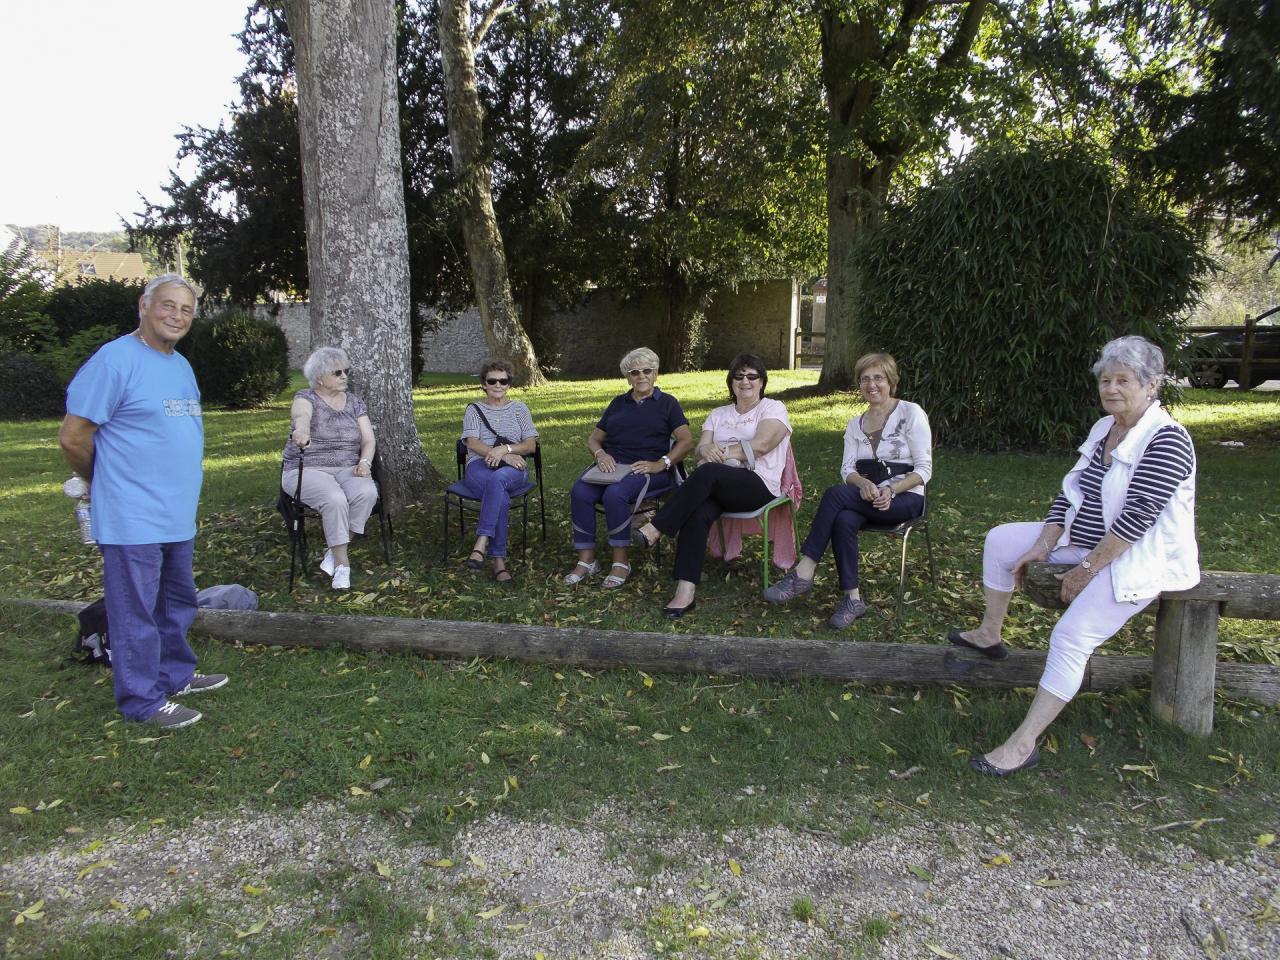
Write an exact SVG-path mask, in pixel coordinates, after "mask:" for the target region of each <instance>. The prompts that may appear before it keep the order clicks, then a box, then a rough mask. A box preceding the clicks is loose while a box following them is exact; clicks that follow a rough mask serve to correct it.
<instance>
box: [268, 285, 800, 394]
mask: <svg viewBox="0 0 1280 960" xmlns="http://www.w3.org/2000/svg"><path fill="white" fill-rule="evenodd" d="M799 307H800V296H799V286H798V285H797V284H796V283H795V282H794V281H792V280H770V281H767V282H764V283H744V284H742V285H741V286H739V287H738V289H737V290H736V291H734V290H723V291H721V292H720V293H719V294H718V295H717V296H716V297H715V298H714V299H713V300H712V301H711V305H710V306H709V307H708V308H707V328H706V332H707V340H708V349H707V357H706V364H705V365H706V366H707V367H708V368H710V369H714V368H718V367H724V366H726V365H727V364H728V362H729V360H730V359H732V358H733V356H734V355H735V354H737V353H740V352H742V351H744V350H749V351H751V352H752V353H758V354H759V355H760V356H761V357H762V358H763V359H764V361H765V363H767V364H768V365H769V366H770V367H771V368H774V369H786V368H790V367H792V366H793V365H794V362H795V342H796V339H795V333H796V330H797V328H798V324H799V319H800V317H799ZM665 309H666V304H665V301H664V299H663V297H662V296H661V295H660V294H658V293H649V294H645V295H642V296H639V297H635V298H633V299H630V300H623V299H622V298H620V297H618V296H617V295H616V294H613V293H610V292H608V291H604V290H596V291H594V292H592V293H590V294H588V295H587V297H586V299H585V300H583V302H582V303H581V305H579V306H578V308H577V309H575V310H572V311H565V312H562V313H557V314H553V315H552V316H551V318H550V321H549V322H550V326H551V330H552V332H553V335H554V337H555V340H556V344H557V347H558V349H559V352H560V375H561V376H564V377H610V376H614V375H616V374H617V372H618V361H619V360H620V359H621V358H622V355H623V354H624V353H626V352H627V351H628V350H631V349H633V348H634V347H640V346H648V347H653V348H655V349H656V347H657V340H658V337H657V332H658V321H659V318H660V317H661V316H662V313H663V311H664V310H665ZM254 312H255V313H256V314H257V315H258V316H261V317H266V318H269V319H274V320H275V321H276V322H277V323H279V324H280V326H281V327H283V328H284V331H285V336H286V337H287V338H288V341H289V365H290V366H291V367H295V368H300V367H301V366H302V362H303V361H304V360H305V359H306V358H307V354H308V353H309V352H310V350H311V327H310V308H309V305H308V304H305V303H281V304H259V305H258V306H256V307H255V308H254ZM487 354H488V349H487V346H486V344H485V339H484V329H483V328H482V327H481V325H480V314H479V312H478V311H477V310H476V309H475V308H474V307H473V308H471V309H469V310H465V311H463V312H461V313H453V314H446V315H445V317H444V318H443V320H442V321H441V324H440V328H439V330H437V331H436V332H435V333H432V334H428V335H427V336H426V338H425V342H424V343H423V370H425V371H428V372H432V373H473V372H474V371H475V369H476V367H477V366H479V365H480V364H481V363H482V362H483V361H484V359H485V356H486V355H487Z"/></svg>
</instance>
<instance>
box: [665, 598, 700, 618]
mask: <svg viewBox="0 0 1280 960" xmlns="http://www.w3.org/2000/svg"><path fill="white" fill-rule="evenodd" d="M697 605H698V601H697V600H690V601H689V605H688V606H687V607H663V608H662V615H663V616H664V617H666V618H667V619H668V620H679V619H680V618H681V617H683V616H684V615H685V614H686V613H688V612H689V611H690V610H692V609H693V608H694V607H696V606H697Z"/></svg>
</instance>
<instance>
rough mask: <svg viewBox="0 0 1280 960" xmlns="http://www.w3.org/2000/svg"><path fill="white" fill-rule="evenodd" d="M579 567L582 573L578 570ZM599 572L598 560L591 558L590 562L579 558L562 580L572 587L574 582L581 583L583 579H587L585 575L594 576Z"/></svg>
mask: <svg viewBox="0 0 1280 960" xmlns="http://www.w3.org/2000/svg"><path fill="white" fill-rule="evenodd" d="M579 568H581V569H582V573H579V572H578V569H579ZM599 572H600V561H599V560H592V561H591V562H590V563H587V561H585V560H579V561H578V562H577V563H576V564H575V565H574V568H573V569H572V570H570V571H569V572H568V573H566V574H565V575H564V582H565V583H567V584H568V585H569V586H571V587H572V586H573V585H574V584H578V583H581V582H582V581H583V580H585V579H587V577H594V576H595V575H596V574H597V573H599Z"/></svg>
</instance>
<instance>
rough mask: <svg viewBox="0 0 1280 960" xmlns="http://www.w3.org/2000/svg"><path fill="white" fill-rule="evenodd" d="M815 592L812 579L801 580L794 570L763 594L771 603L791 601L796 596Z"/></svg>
mask: <svg viewBox="0 0 1280 960" xmlns="http://www.w3.org/2000/svg"><path fill="white" fill-rule="evenodd" d="M812 592H813V581H812V580H801V579H800V578H799V577H797V576H796V572H795V571H794V570H792V571H791V572H790V573H788V574H787V575H786V576H785V577H783V578H782V579H781V580H779V581H778V582H777V583H775V584H774V585H773V586H771V587H769V588H768V589H766V590H765V592H764V594H763V596H764V598H765V599H766V600H768V601H769V602H770V603H790V602H791V601H792V600H794V599H795V598H796V597H800V596H803V595H804V594H806V593H812Z"/></svg>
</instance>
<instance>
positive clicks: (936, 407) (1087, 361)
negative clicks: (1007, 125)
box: [854, 144, 1207, 449]
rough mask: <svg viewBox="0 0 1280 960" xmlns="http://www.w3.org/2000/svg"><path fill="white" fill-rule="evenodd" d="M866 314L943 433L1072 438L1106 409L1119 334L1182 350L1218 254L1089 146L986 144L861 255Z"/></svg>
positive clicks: (895, 213) (1048, 441)
mask: <svg viewBox="0 0 1280 960" xmlns="http://www.w3.org/2000/svg"><path fill="white" fill-rule="evenodd" d="M854 256H855V257H857V258H858V260H859V262H860V265H861V267H862V275H863V277H864V278H865V280H864V287H863V290H862V298H861V312H860V324H861V332H862V335H863V337H864V343H866V344H867V345H868V346H869V347H870V348H872V349H884V350H888V351H889V352H891V353H892V354H894V356H895V357H896V358H897V360H898V363H899V365H900V367H901V373H902V385H901V386H900V388H899V393H900V394H901V395H902V396H905V397H907V398H909V399H912V400H915V401H916V402H918V403H920V404H922V405H923V406H924V408H925V409H926V410H927V411H928V413H929V417H930V420H931V422H932V424H933V426H934V430H935V432H936V433H937V434H938V437H939V440H940V442H942V443H945V444H948V445H952V446H961V447H970V448H978V449H1010V448H1012V449H1063V448H1066V447H1068V446H1071V445H1074V444H1075V443H1078V442H1079V440H1080V439H1081V438H1082V437H1083V436H1084V434H1085V432H1086V430H1087V428H1088V426H1089V424H1091V423H1092V422H1093V421H1094V420H1095V419H1097V417H1098V416H1099V415H1100V410H1099V407H1098V403H1097V392H1096V386H1095V384H1094V380H1093V377H1092V374H1091V373H1090V369H1089V368H1090V367H1091V366H1092V364H1093V362H1094V361H1095V360H1096V359H1097V356H1098V352H1099V349H1100V348H1101V347H1102V345H1103V344H1104V343H1105V342H1106V341H1107V340H1110V339H1111V338H1113V337H1116V336H1120V335H1122V334H1129V333H1136V334H1141V335H1143V336H1145V337H1148V338H1150V339H1151V340H1153V341H1155V342H1157V343H1159V344H1160V345H1161V346H1163V347H1164V348H1165V353H1166V357H1167V358H1169V357H1170V355H1171V354H1173V353H1176V351H1177V348H1178V345H1179V343H1180V342H1181V340H1182V338H1183V320H1182V318H1183V317H1184V316H1185V315H1186V313H1187V312H1188V311H1189V309H1190V307H1191V306H1192V304H1193V303H1194V300H1195V297H1196V293H1197V290H1198V286H1197V281H1196V277H1197V275H1199V274H1200V273H1202V272H1203V271H1204V270H1205V269H1206V266H1207V261H1206V258H1205V257H1204V255H1203V253H1202V251H1201V248H1200V247H1199V245H1198V244H1197V242H1196V239H1195V238H1194V236H1193V235H1192V234H1191V233H1190V231H1189V230H1188V229H1187V228H1186V227H1185V226H1184V225H1183V223H1182V222H1181V221H1180V220H1179V219H1178V218H1177V217H1176V216H1175V215H1173V214H1172V213H1170V212H1168V211H1166V210H1163V209H1160V208H1159V207H1157V206H1155V205H1153V204H1152V203H1151V202H1150V201H1149V200H1148V199H1147V197H1146V195H1145V193H1144V191H1143V190H1142V189H1141V188H1140V186H1138V185H1134V184H1129V183H1125V182H1124V180H1123V178H1122V177H1121V176H1120V175H1119V174H1118V173H1117V171H1116V170H1115V169H1114V168H1113V167H1112V166H1111V165H1109V164H1108V163H1107V162H1106V161H1105V160H1104V159H1102V158H1099V157H1097V156H1095V155H1093V154H1092V153H1091V152H1090V151H1089V150H1087V149H1084V148H1081V147H1065V146H1058V145H1047V144H1042V145H1035V146H1032V147H1030V148H1024V149H1021V150H1015V149H1013V148H1010V147H993V148H987V149H981V150H978V151H977V152H975V153H974V154H973V155H971V156H970V157H969V158H967V159H966V160H964V161H963V162H962V163H960V164H959V165H958V167H957V168H956V169H955V170H954V172H952V173H951V174H950V175H948V176H947V177H946V178H944V179H943V180H941V181H940V182H938V183H937V184H936V185H934V186H932V187H930V188H928V189H926V190H925V191H924V192H923V193H922V195H921V196H920V197H919V199H918V200H917V202H916V203H914V204H913V205H912V206H910V207H909V208H902V209H895V210H891V211H890V212H889V213H888V215H887V217H886V219H885V221H884V223H883V225H882V226H881V227H880V228H879V229H878V230H876V231H875V232H874V233H873V234H871V235H870V236H869V237H868V239H867V242H866V243H864V244H863V245H862V246H861V247H860V249H859V250H857V251H856V252H855V254H854Z"/></svg>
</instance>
